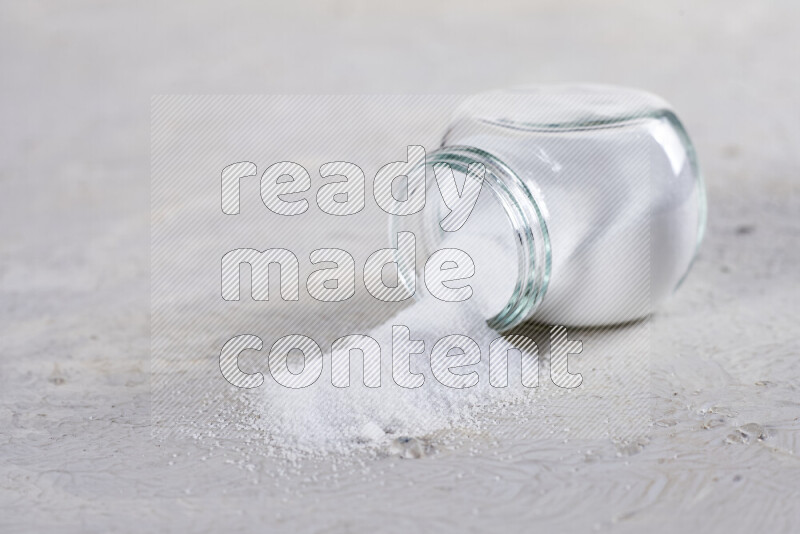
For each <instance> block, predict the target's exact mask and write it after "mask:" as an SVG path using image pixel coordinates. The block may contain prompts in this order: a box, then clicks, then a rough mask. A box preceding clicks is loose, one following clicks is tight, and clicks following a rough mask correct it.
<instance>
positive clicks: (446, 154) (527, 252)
mask: <svg viewBox="0 0 800 534" xmlns="http://www.w3.org/2000/svg"><path fill="white" fill-rule="evenodd" d="M472 163H481V164H483V165H484V168H485V170H486V172H485V175H484V186H486V187H488V188H489V190H490V191H491V192H492V195H493V196H494V198H495V199H496V200H497V201H498V202H499V203H500V205H501V206H502V207H503V210H504V211H505V214H506V217H507V220H508V222H509V231H510V232H513V233H514V242H515V243H516V248H517V281H516V284H515V286H514V292H513V294H512V295H511V297H510V298H509V300H508V302H507V304H506V306H505V307H504V308H503V309H502V310H501V311H500V312H499V313H497V315H495V316H494V317H491V318H489V319H488V320H487V323H488V325H489V326H490V327H492V328H494V329H496V330H507V329H509V328H512V327H514V326H516V325H518V324H519V323H521V322H522V321H524V320H525V318H526V317H528V316H529V315H530V314H531V313H533V311H534V310H535V309H536V308H537V307H538V306H539V305H540V304H541V302H542V300H543V299H544V295H545V293H546V292H547V286H548V282H549V280H550V269H551V254H550V237H549V234H548V231H547V223H546V213H547V212H546V209H545V206H544V203H543V199H542V198H541V195H540V194H539V192H537V191H532V190H531V188H530V187H529V186H528V185H526V184H525V182H523V181H522V180H521V179H520V178H519V176H517V174H516V173H515V172H514V171H513V170H512V169H511V168H510V167H508V166H507V165H506V164H505V163H503V162H502V161H501V160H500V159H499V158H497V157H496V156H494V155H492V154H490V153H489V152H486V151H484V150H480V149H478V148H474V147H470V146H459V145H453V146H445V147H442V148H440V149H439V150H436V151H434V152H432V153H431V154H429V155H428V157H427V161H426V164H427V165H430V166H433V165H436V164H448V165H450V167H451V168H452V169H453V171H455V172H459V173H463V174H465V175H467V176H468V172H467V171H468V169H469V166H470V164H472Z"/></svg>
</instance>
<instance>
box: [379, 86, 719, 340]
mask: <svg viewBox="0 0 800 534" xmlns="http://www.w3.org/2000/svg"><path fill="white" fill-rule="evenodd" d="M472 163H480V164H482V165H483V167H484V168H485V174H484V175H483V186H482V190H481V193H480V196H479V199H478V201H477V203H476V206H475V208H474V209H473V212H472V214H471V215H470V217H469V219H468V220H467V222H466V224H465V225H464V226H463V227H462V228H461V229H459V230H458V231H456V232H445V231H444V230H443V229H442V227H441V225H440V221H441V220H442V218H443V217H444V216H445V215H446V214H447V213H448V212H449V210H448V208H447V207H446V205H445V204H444V201H443V199H442V197H441V194H439V193H438V187H437V183H436V179H435V176H434V174H435V169H436V167H437V166H441V165H442V164H447V165H449V166H450V168H451V169H452V170H453V171H454V173H455V175H460V179H461V180H462V181H463V180H467V179H472V178H470V176H469V175H468V173H467V170H468V168H469V166H470V164H472ZM425 164H426V173H427V179H426V184H427V185H426V187H427V191H426V194H427V196H426V198H427V199H428V200H427V202H428V203H429V204H428V205H426V207H425V209H424V210H423V212H424V214H423V215H422V217H421V218H420V219H418V220H417V221H416V222H410V221H405V222H403V221H402V220H401V219H402V218H395V220H394V224H393V225H392V229H391V234H392V236H393V239H394V235H395V234H396V232H397V231H399V230H401V229H402V228H401V226H402V225H403V224H406V225H408V224H410V225H411V226H412V230H413V231H414V233H415V236H416V240H417V254H418V257H422V258H426V257H428V256H429V255H430V254H432V253H433V252H435V251H436V250H439V249H442V248H459V249H461V250H464V251H465V252H467V253H468V254H469V255H470V256H471V257H472V258H473V260H474V263H475V273H476V278H475V279H474V280H470V281H469V282H470V285H471V286H472V287H473V289H474V297H475V298H476V300H478V301H479V302H480V305H481V306H483V307H484V309H485V315H486V318H487V321H488V323H489V325H490V326H492V327H493V328H495V329H498V330H505V329H508V328H511V327H513V326H515V325H518V324H519V323H521V322H522V321H525V320H533V321H536V322H543V323H548V324H560V325H565V326H570V325H571V326H602V325H611V324H618V323H624V322H628V321H633V320H637V319H640V318H643V317H645V316H647V315H648V314H650V313H651V312H652V311H653V310H654V309H655V308H656V307H657V306H658V305H659V303H661V302H662V301H663V300H664V299H665V298H666V297H667V296H668V295H669V294H671V293H672V292H673V291H674V290H675V289H676V288H677V287H678V286H679V285H680V283H681V282H682V280H683V278H684V277H685V276H686V274H687V272H688V270H689V268H690V266H691V264H692V261H693V259H694V257H695V254H696V252H697V249H698V245H699V243H700V241H701V239H702V236H703V230H704V226H705V213H706V203H705V190H704V186H703V181H702V177H701V174H700V171H699V168H698V165H697V160H696V157H695V151H694V148H693V146H692V143H691V141H690V140H689V137H688V135H687V133H686V131H685V129H684V127H683V126H682V125H681V123H680V121H679V120H678V118H677V116H676V115H675V113H674V112H673V111H672V110H671V108H670V107H669V105H668V104H667V103H666V102H664V101H663V100H662V99H661V98H659V97H657V96H654V95H652V94H649V93H645V92H642V91H638V90H632V89H625V88H618V87H609V86H594V85H581V86H549V87H547V86H542V87H528V88H523V89H512V90H503V91H496V92H491V93H485V94H480V95H476V96H474V97H471V98H469V99H467V100H466V101H465V102H464V104H463V105H462V106H461V107H460V108H459V111H458V112H457V113H456V115H455V117H454V118H453V120H452V121H451V124H450V126H449V128H448V130H447V132H446V133H445V135H444V138H443V140H442V144H441V147H440V148H439V149H438V150H436V151H435V152H432V153H429V154H427V158H426V163H425ZM462 183H463V182H462ZM487 192H489V193H490V194H487ZM407 227H408V226H407ZM418 263H420V262H418ZM422 263H423V264H424V262H422ZM417 275H418V276H419V275H420V273H419V268H418V273H417ZM481 275H483V277H482V278H481ZM401 278H402V277H401ZM403 282H405V283H407V281H405V280H404V281H403ZM416 286H417V289H418V290H419V289H420V286H422V289H423V291H418V293H419V295H418V296H419V297H420V298H425V291H424V284H419V283H418V284H416Z"/></svg>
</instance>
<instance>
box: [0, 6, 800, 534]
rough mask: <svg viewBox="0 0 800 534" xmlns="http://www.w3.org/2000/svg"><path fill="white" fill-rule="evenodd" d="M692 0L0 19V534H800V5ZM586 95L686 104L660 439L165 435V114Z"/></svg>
mask: <svg viewBox="0 0 800 534" xmlns="http://www.w3.org/2000/svg"><path fill="white" fill-rule="evenodd" d="M698 4H699V3H697V2H681V3H666V2H664V3H661V2H647V3H643V2H633V1H631V2H617V1H612V2H602V3H596V2H588V1H587V2H570V3H569V4H565V3H564V2H556V1H553V2H537V3H535V4H533V5H528V4H526V3H522V2H520V3H519V4H505V3H492V4H490V5H488V6H487V5H483V4H481V3H478V2H475V3H474V4H472V3H471V4H469V5H463V4H461V3H458V4H456V3H454V4H449V3H448V4H445V3H442V4H437V5H428V4H427V3H419V4H415V3H403V5H402V7H400V6H398V7H396V8H382V7H379V6H378V5H377V4H368V3H364V4H363V5H361V4H354V3H350V2H337V3H329V4H326V5H323V6H318V7H316V8H312V7H311V6H306V5H300V4H298V3H281V4H275V5H270V4H269V3H259V4H257V5H250V6H242V5H239V4H238V3H230V2H228V3H224V4H223V3H220V4H219V5H215V6H212V5H208V4H205V3H199V2H191V3H190V2H185V3H170V4H169V5H159V4H158V3H155V2H154V3H138V2H137V3H129V4H127V5H117V4H104V3H100V2H96V3H95V2H58V3H56V2H52V3H36V2H24V3H23V2H19V3H12V2H3V3H2V4H0V21H2V22H0V29H2V31H1V32H0V54H1V56H0V57H1V58H2V59H1V60H0V61H1V62H2V63H0V66H2V73H3V74H2V77H0V94H2V101H1V102H0V106H1V107H2V115H1V116H2V117H3V122H2V126H0V129H1V131H2V137H1V138H0V184H2V195H3V197H2V205H1V206H2V209H1V210H0V292H1V293H0V358H1V359H0V399H1V400H2V404H1V405H0V527H2V530H3V531H4V532H22V531H26V532H27V531H31V530H34V527H38V528H39V529H41V530H52V531H55V530H58V531H86V530H97V531H108V530H111V529H114V530H129V531H152V530H158V529H159V528H162V529H169V528H171V529H173V530H178V531H188V530H190V529H191V530H223V529H225V530H233V529H237V530H253V531H265V530H266V531H271V530H276V529H285V530H286V531H310V530H327V531H361V530H368V531H369V530H376V529H379V528H380V529H382V530H396V531H399V530H408V529H414V530H418V529H419V528H420V527H422V528H424V529H425V530H445V529H448V528H450V529H454V530H455V529H457V530H468V531H470V530H489V529H491V528H493V527H497V526H498V525H500V524H507V525H509V526H510V527H512V528H513V529H515V530H526V531H530V530H534V529H544V528H552V529H557V531H559V532H561V531H586V530H588V529H591V528H596V529H598V530H601V531H605V530H615V531H630V532H641V531H643V530H648V531H654V532H659V531H664V532H671V531H677V530H678V529H684V530H696V531H725V532H733V531H785V532H790V531H796V530H797V528H798V524H800V509H798V506H797V503H798V500H799V499H800V484H798V480H800V458H799V456H800V361H798V357H800V340H799V336H798V333H800V328H799V327H798V326H797V320H798V316H800V314H799V313H798V311H800V310H798V300H799V299H800V284H798V274H797V265H798V264H800V247H799V246H798V245H799V244H800V243H799V242H800V217H799V216H798V215H800V190H799V189H800V177H799V176H798V173H799V172H800V157H799V156H798V152H797V147H798V146H799V145H800V127H798V118H800V113H799V112H800V105H799V104H798V94H800V78H798V75H797V73H796V71H795V69H796V66H797V65H798V64H800V61H798V60H799V59H800V58H798V54H799V53H800V52H799V51H800V46H798V44H799V43H798V37H797V33H796V28H797V25H798V22H800V13H798V9H800V7H799V6H798V4H797V3H796V2H791V1H786V2H716V1H715V2H704V3H702V5H698ZM582 80H587V81H596V82H602V83H614V84H620V85H632V86H638V87H642V88H645V89H647V90H650V91H652V92H655V93H658V94H661V95H663V96H665V97H666V98H667V99H668V100H670V101H671V102H672V103H673V105H674V106H675V108H676V109H677V110H678V112H679V113H680V114H681V116H682V118H683V119H684V121H685V123H686V126H687V128H688V129H689V131H690V133H691V134H692V136H693V138H694V140H695V142H696V144H697V148H698V152H699V155H700V159H701V164H702V165H703V168H704V171H705V174H706V178H707V184H708V188H709V202H710V216H709V231H708V236H707V240H706V242H705V244H704V246H703V249H702V252H701V256H700V258H699V260H698V261H697V264H696V265H695V268H694V270H693V272H692V275H691V276H690V277H689V279H688V280H687V282H686V284H685V286H684V287H683V288H682V289H681V291H680V292H679V293H678V295H677V296H676V298H674V299H673V300H672V301H671V302H670V304H669V305H668V306H667V307H666V308H665V309H664V310H663V311H662V312H661V313H659V314H658V316H657V317H656V318H655V320H654V322H653V332H654V334H653V335H654V338H653V352H652V355H651V381H652V398H653V399H652V402H653V406H652V414H653V418H654V421H653V426H652V432H651V434H650V436H649V437H648V438H647V439H646V440H641V441H639V442H634V443H620V442H614V441H612V440H607V441H592V442H579V441H575V440H567V441H566V442H565V440H564V438H563V437H561V436H554V438H553V439H552V440H525V439H524V432H523V433H522V435H520V433H519V432H517V433H516V434H515V433H514V432H512V431H511V430H512V429H508V428H504V427H503V425H502V424H501V425H499V427H498V428H496V429H490V430H487V431H486V432H485V433H482V434H481V435H479V436H475V437H474V440H473V441H472V444H471V445H468V446H464V445H460V446H458V447H456V448H455V449H454V450H447V449H446V448H444V447H442V448H441V449H440V450H439V452H438V453H437V454H434V455H433V456H431V457H428V458H423V459H421V460H418V461H405V460H399V459H395V458H384V459H377V460H375V459H367V458H365V459H358V460H357V463H356V466H357V467H355V468H354V467H353V465H352V464H346V465H345V464H344V463H341V464H337V463H332V462H322V463H321V464H319V463H317V464H314V463H305V464H304V463H299V464H297V465H285V464H283V463H279V462H275V461H273V460H270V459H268V458H266V457H264V456H262V455H260V454H258V453H256V452H254V450H256V447H255V446H254V444H253V443H246V442H223V443H219V444H213V443H211V444H208V443H186V442H182V443H170V442H166V443H160V442H154V441H151V440H150V438H149V436H150V428H149V424H150V414H149V382H148V364H149V354H148V351H149V339H148V334H149V332H148V303H149V301H148V291H149V288H148V270H149V264H148V219H149V211H148V210H149V206H148V183H149V161H148V143H149V137H148V136H149V132H148V129H149V126H148V121H149V102H150V95H151V94H154V93H232V92H247V93H273V92H289V93H294V92H315V93H316V92H350V93H352V92H356V93H360V92H373V93H382V92H448V93H453V92H463V93H471V92H475V91H479V90H483V89H488V88H493V87H503V86H509V85H514V84H519V83H529V82H538V83H547V82H561V81H582ZM365 231H371V230H369V229H365ZM421 448H422V447H421ZM418 452H424V451H418ZM411 455H412V456H413V455H414V454H413V453H412V454H411Z"/></svg>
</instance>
